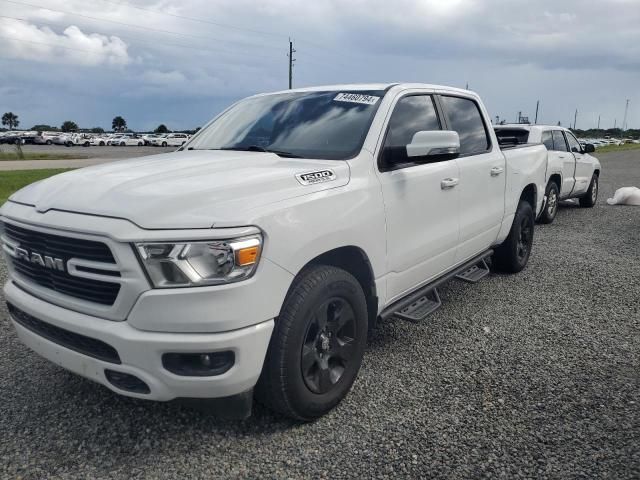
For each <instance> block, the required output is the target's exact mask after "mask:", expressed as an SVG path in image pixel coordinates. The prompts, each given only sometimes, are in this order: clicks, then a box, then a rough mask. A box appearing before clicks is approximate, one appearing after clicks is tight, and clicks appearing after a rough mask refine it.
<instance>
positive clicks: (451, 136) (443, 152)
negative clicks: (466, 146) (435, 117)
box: [407, 130, 460, 163]
mask: <svg viewBox="0 0 640 480" xmlns="http://www.w3.org/2000/svg"><path fill="white" fill-rule="evenodd" d="M459 155H460V137H458V132H454V131H451V130H430V131H421V132H416V133H415V134H414V135H413V138H412V139H411V143H410V144H409V145H407V156H408V157H409V158H410V159H411V160H412V161H414V162H416V163H428V162H434V161H439V160H451V159H453V158H457V157H458V156H459Z"/></svg>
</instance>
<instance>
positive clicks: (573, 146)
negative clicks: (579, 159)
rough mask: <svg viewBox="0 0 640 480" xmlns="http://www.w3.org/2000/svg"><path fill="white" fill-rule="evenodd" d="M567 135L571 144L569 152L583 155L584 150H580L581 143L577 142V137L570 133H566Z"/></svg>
mask: <svg viewBox="0 0 640 480" xmlns="http://www.w3.org/2000/svg"><path fill="white" fill-rule="evenodd" d="M565 135H566V136H567V142H569V150H570V151H572V152H574V153H582V148H580V143H579V142H578V140H576V137H574V136H573V135H572V134H570V133H569V132H565Z"/></svg>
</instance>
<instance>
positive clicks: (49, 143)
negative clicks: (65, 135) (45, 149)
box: [45, 140, 53, 145]
mask: <svg viewBox="0 0 640 480" xmlns="http://www.w3.org/2000/svg"><path fill="white" fill-rule="evenodd" d="M45 143H46V144H47V145H52V144H53V142H52V141H51V140H47V141H46V142H45Z"/></svg>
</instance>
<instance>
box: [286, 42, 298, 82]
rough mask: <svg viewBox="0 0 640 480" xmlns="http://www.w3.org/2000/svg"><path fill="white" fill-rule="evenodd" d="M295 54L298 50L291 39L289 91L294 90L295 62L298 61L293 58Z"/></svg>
mask: <svg viewBox="0 0 640 480" xmlns="http://www.w3.org/2000/svg"><path fill="white" fill-rule="evenodd" d="M294 53H296V49H295V48H293V42H292V41H291V38H289V55H287V56H288V57H289V90H291V89H292V88H293V62H295V61H296V59H295V58H293V54H294Z"/></svg>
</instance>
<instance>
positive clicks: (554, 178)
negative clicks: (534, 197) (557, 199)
mask: <svg viewBox="0 0 640 480" xmlns="http://www.w3.org/2000/svg"><path fill="white" fill-rule="evenodd" d="M551 182H553V183H555V184H556V186H557V187H558V193H560V188H561V186H562V174H560V173H553V174H552V175H551V176H550V177H549V181H548V182H547V185H549V183H551Z"/></svg>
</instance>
